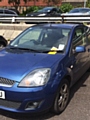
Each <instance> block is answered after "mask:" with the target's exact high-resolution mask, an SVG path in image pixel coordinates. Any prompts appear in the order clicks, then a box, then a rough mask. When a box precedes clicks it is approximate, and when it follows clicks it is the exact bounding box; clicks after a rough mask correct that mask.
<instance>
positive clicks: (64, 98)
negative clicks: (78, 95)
mask: <svg viewBox="0 0 90 120" xmlns="http://www.w3.org/2000/svg"><path fill="white" fill-rule="evenodd" d="M69 94H70V89H69V82H68V80H67V79H63V80H62V82H61V84H60V86H59V89H58V91H57V94H56V97H55V100H54V104H53V112H54V113H55V114H60V113H62V112H63V111H64V109H65V108H66V106H67V104H68V101H69Z"/></svg>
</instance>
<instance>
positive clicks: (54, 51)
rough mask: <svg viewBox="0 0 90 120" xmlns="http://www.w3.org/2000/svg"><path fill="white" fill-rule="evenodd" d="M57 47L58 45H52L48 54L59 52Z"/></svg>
mask: <svg viewBox="0 0 90 120" xmlns="http://www.w3.org/2000/svg"><path fill="white" fill-rule="evenodd" d="M57 50H58V49H57V48H56V47H52V48H51V51H50V52H48V54H56V53H57Z"/></svg>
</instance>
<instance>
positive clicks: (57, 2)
mask: <svg viewBox="0 0 90 120" xmlns="http://www.w3.org/2000/svg"><path fill="white" fill-rule="evenodd" d="M61 1H62V0H43V2H45V3H47V5H48V6H49V5H50V4H51V3H53V4H54V5H57V4H59V3H61Z"/></svg>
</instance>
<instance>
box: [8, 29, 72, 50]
mask: <svg viewBox="0 0 90 120" xmlns="http://www.w3.org/2000/svg"><path fill="white" fill-rule="evenodd" d="M69 34H70V29H67V28H60V27H59V28H53V27H31V28H28V29H27V30H25V31H24V32H22V34H20V35H19V36H18V37H16V38H15V39H14V41H12V42H11V43H10V45H9V46H10V48H14V49H15V48H19V49H24V50H31V51H35V52H49V51H59V52H60V51H61V52H64V50H65V48H66V45H67V41H68V38H69Z"/></svg>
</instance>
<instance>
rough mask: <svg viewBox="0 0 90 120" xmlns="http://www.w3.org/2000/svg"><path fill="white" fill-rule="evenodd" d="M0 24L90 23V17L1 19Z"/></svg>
mask: <svg viewBox="0 0 90 120" xmlns="http://www.w3.org/2000/svg"><path fill="white" fill-rule="evenodd" d="M0 22H1V23H4V22H11V23H18V22H25V23H30V22H31V23H32V22H33V23H42V22H57V23H58V22H60V23H63V22H81V23H82V22H86V23H90V16H87V15H81V16H60V17H1V18H0Z"/></svg>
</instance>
